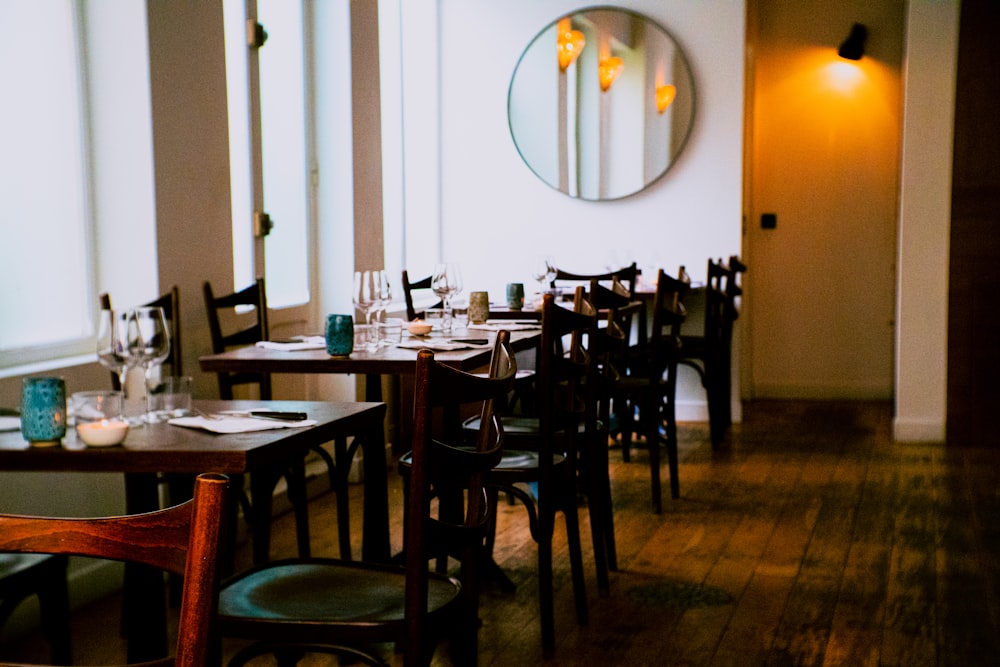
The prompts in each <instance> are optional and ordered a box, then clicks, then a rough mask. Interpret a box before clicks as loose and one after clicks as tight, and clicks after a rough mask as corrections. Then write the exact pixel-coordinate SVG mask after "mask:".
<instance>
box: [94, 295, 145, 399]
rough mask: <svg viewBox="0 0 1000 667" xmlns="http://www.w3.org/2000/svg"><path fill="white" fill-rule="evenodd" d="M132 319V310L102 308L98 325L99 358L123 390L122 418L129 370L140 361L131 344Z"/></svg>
mask: <svg viewBox="0 0 1000 667" xmlns="http://www.w3.org/2000/svg"><path fill="white" fill-rule="evenodd" d="M131 319H132V312H131V311H128V310H102V311H101V316H100V322H99V323H98V327H97V360H98V361H99V362H100V363H101V365H102V366H104V367H105V368H107V369H108V370H109V371H111V372H112V373H114V374H115V375H117V376H118V384H119V388H120V389H121V392H122V401H121V406H122V407H121V415H120V416H121V417H122V418H124V416H125V398H126V396H127V389H126V387H127V380H126V379H127V377H128V371H129V369H130V368H132V367H133V366H135V365H136V363H138V361H139V359H138V357H136V356H134V353H133V351H132V349H131V347H130V345H129V321H130V320H131Z"/></svg>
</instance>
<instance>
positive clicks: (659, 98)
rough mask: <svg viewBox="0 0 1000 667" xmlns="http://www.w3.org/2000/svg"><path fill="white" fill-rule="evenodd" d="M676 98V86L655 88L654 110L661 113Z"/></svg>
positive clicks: (668, 85)
mask: <svg viewBox="0 0 1000 667" xmlns="http://www.w3.org/2000/svg"><path fill="white" fill-rule="evenodd" d="M676 96H677V86H673V85H670V84H667V85H665V86H657V87H656V110H657V111H658V112H660V113H663V112H664V111H666V110H667V107H669V106H670V103H671V102H673V101H674V97H676Z"/></svg>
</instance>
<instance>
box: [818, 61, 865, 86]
mask: <svg viewBox="0 0 1000 667" xmlns="http://www.w3.org/2000/svg"><path fill="white" fill-rule="evenodd" d="M822 75H823V78H824V79H825V80H826V82H827V84H829V86H830V87H831V88H832V89H833V90H837V91H840V92H842V93H849V92H851V91H853V90H855V89H856V88H857V87H858V86H859V85H860V84H861V83H862V80H863V79H864V72H862V71H861V65H859V64H858V63H857V61H853V60H844V59H842V58H838V59H837V60H834V61H832V62H831V63H830V64H828V65H826V66H825V67H824V68H823V69H822Z"/></svg>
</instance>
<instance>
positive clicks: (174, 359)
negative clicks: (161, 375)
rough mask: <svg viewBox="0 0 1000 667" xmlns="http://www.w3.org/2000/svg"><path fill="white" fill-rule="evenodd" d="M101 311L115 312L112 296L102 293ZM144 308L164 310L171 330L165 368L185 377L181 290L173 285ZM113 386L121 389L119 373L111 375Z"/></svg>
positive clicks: (171, 373) (100, 299) (100, 298)
mask: <svg viewBox="0 0 1000 667" xmlns="http://www.w3.org/2000/svg"><path fill="white" fill-rule="evenodd" d="M98 300H99V301H100V306H101V310H113V308H112V306H111V295H110V294H108V293H107V292H102V293H101V295H100V296H99V297H98ZM143 306H147V307H150V308H162V309H163V315H164V316H165V317H166V318H167V326H168V327H169V329H170V354H168V355H167V358H166V359H165V360H164V361H163V365H164V366H168V367H169V368H170V372H169V373H168V374H169V375H184V368H183V360H184V354H183V352H182V347H181V296H180V289H179V288H178V287H177V285H173V286H172V287H171V288H170V289H169V290H168V291H167V292H165V293H164V294H162V295H160V297H159V298H156V299H153V300H152V301H150V302H148V303H144V304H143ZM111 385H112V387H113V388H114V389H115V390H120V389H121V386H120V385H121V382H119V380H118V375H117V373H114V372H112V373H111Z"/></svg>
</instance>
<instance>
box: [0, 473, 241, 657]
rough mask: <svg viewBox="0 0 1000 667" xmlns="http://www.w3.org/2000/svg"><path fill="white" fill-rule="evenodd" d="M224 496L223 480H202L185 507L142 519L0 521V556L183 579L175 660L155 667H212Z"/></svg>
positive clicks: (11, 518)
mask: <svg viewBox="0 0 1000 667" xmlns="http://www.w3.org/2000/svg"><path fill="white" fill-rule="evenodd" d="M228 488H229V480H228V478H227V477H225V476H224V475H217V474H205V475H201V476H200V477H198V479H197V481H196V482H195V487H194V499H193V500H191V501H188V502H185V503H184V504H181V505H176V506H174V507H171V508H168V509H165V510H160V511H157V512H151V513H148V514H137V515H130V516H120V517H110V518H96V519H64V518H48V517H28V516H14V515H6V514H5V515H0V551H9V552H18V553H25V554H35V553H42V554H61V555H62V556H60V557H65V556H66V555H77V556H91V557H96V558H105V559H110V560H119V561H125V562H129V563H141V564H144V565H148V566H151V567H153V568H157V569H161V570H165V571H167V572H172V573H175V574H179V575H183V577H184V587H183V592H182V597H181V603H180V623H179V626H178V630H177V645H176V654H175V656H174V657H173V659H169V660H164V661H162V663H156V664H176V665H178V666H182V665H183V666H188V667H199V666H201V665H211V664H215V663H217V661H218V656H217V655H216V654H217V645H215V642H214V636H213V633H214V626H215V622H214V621H215V611H216V602H217V595H218V581H219V579H218V577H219V574H218V562H219V559H220V556H221V552H222V549H223V546H222V544H223V542H222V536H223V532H224V531H223V518H222V517H223V516H224V506H225V504H226V497H227V493H228ZM114 631H115V632H117V628H115V630H114ZM67 650H68V647H67ZM60 662H62V661H60ZM65 664H68V662H67V663H65ZM143 664H149V663H143Z"/></svg>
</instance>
